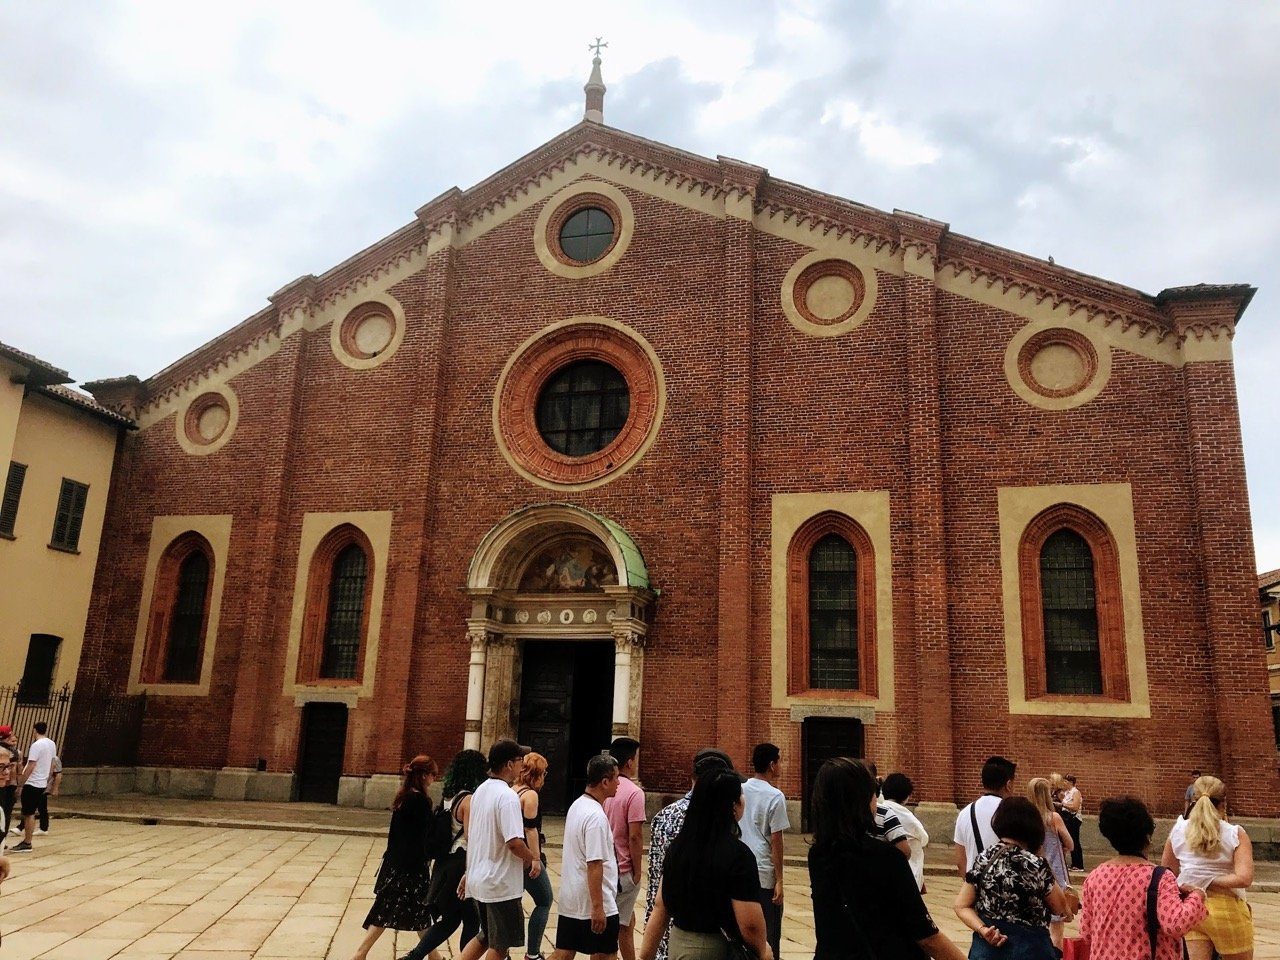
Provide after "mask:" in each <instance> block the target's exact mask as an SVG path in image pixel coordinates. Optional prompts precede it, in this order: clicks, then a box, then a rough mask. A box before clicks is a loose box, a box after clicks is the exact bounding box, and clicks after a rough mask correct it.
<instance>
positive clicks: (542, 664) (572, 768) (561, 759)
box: [519, 640, 614, 813]
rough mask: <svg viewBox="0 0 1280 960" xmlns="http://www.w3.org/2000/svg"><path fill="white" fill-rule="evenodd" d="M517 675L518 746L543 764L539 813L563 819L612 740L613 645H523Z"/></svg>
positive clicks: (587, 642) (576, 643)
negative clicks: (544, 778) (529, 750)
mask: <svg viewBox="0 0 1280 960" xmlns="http://www.w3.org/2000/svg"><path fill="white" fill-rule="evenodd" d="M521 672H522V677H521V683H520V728H519V738H520V742H521V743H524V744H528V745H529V746H530V747H532V748H533V749H534V750H536V751H537V752H538V753H540V754H542V755H543V756H544V757H546V758H547V764H548V769H547V782H546V784H545V785H544V786H543V788H542V795H541V805H542V808H543V809H544V810H545V811H546V812H548V813H563V812H564V811H565V810H567V809H568V807H569V804H570V803H572V802H573V800H574V798H576V797H577V796H578V794H580V793H582V790H583V787H584V786H585V784H586V779H587V778H586V772H587V761H588V760H590V759H591V757H592V756H594V755H595V754H597V753H600V752H601V751H602V750H607V749H608V747H609V743H610V740H611V739H612V738H611V730H612V726H611V722H610V721H611V718H612V716H613V679H614V678H613V674H614V644H613V643H612V642H610V641H605V642H591V641H568V642H559V641H537V640H527V641H525V643H524V656H523V667H522V671H521Z"/></svg>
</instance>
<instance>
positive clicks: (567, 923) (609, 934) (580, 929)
mask: <svg viewBox="0 0 1280 960" xmlns="http://www.w3.org/2000/svg"><path fill="white" fill-rule="evenodd" d="M556 949H557V950H572V951H573V952H574V953H617V952H618V915H617V914H616V913H615V914H614V915H613V916H611V917H606V918H605V921H604V932H602V933H595V932H594V931H593V930H592V929H591V921H590V920H579V919H577V918H576V917H561V918H560V919H559V920H557V921H556Z"/></svg>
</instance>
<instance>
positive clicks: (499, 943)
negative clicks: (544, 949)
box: [476, 899, 524, 953]
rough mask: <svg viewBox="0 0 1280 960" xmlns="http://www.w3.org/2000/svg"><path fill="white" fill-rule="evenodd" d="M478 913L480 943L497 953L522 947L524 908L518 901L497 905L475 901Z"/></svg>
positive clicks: (498, 903) (502, 901)
mask: <svg viewBox="0 0 1280 960" xmlns="http://www.w3.org/2000/svg"><path fill="white" fill-rule="evenodd" d="M476 909H477V910H479V911H480V932H479V933H478V934H477V935H476V936H478V937H479V938H480V942H481V943H483V944H485V945H486V946H487V947H489V948H490V949H493V950H497V951H498V952H499V953H505V952H506V951H508V950H511V949H513V948H515V947H523V946H524V907H523V906H522V905H521V901H520V900H519V899H516V900H499V901H498V902H497V903H485V902H484V901H482V900H477V901H476Z"/></svg>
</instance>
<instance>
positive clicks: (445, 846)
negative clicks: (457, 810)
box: [423, 793, 466, 860]
mask: <svg viewBox="0 0 1280 960" xmlns="http://www.w3.org/2000/svg"><path fill="white" fill-rule="evenodd" d="M465 796H466V794H465V793H459V794H458V795H457V796H455V797H454V798H453V803H451V804H449V806H445V805H444V804H443V803H442V804H440V805H439V806H438V807H436V808H435V809H434V810H432V811H431V817H430V819H428V820H427V839H426V841H425V843H424V844H423V846H424V848H425V851H426V855H427V859H428V860H443V859H444V858H445V857H447V856H448V855H449V852H450V851H451V850H452V849H453V844H454V841H456V840H457V839H458V837H459V836H461V835H462V827H461V825H460V824H459V823H458V822H457V821H456V820H454V819H453V808H454V807H455V806H457V804H458V802H459V801H460V800H461V799H462V798H463V797H465Z"/></svg>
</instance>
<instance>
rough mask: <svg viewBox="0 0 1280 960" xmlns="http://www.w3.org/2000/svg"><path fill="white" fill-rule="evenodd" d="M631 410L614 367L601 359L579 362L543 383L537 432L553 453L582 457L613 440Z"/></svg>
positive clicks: (624, 384)
mask: <svg viewBox="0 0 1280 960" xmlns="http://www.w3.org/2000/svg"><path fill="white" fill-rule="evenodd" d="M630 412H631V392H630V390H629V389H628V388H627V381H626V378H625V377H623V375H622V374H621V373H620V372H619V371H618V370H617V368H616V367H613V366H611V365H610V364H607V363H604V362H602V361H600V360H579V361H577V362H575V363H571V364H569V365H568V366H566V367H564V368H563V369H562V370H560V371H559V372H557V373H555V374H553V375H552V376H551V378H550V379H549V380H547V382H546V385H545V386H543V388H542V391H541V393H540V394H539V395H538V408H537V423H538V433H540V434H541V435H542V439H543V440H544V441H546V444H547V446H549V447H550V448H551V449H552V450H554V451H556V452H557V453H561V454H564V455H565V456H569V457H583V456H587V455H589V454H592V453H596V452H597V451H599V450H603V449H604V448H605V447H607V446H608V445H609V444H610V443H612V442H613V440H614V438H615V437H617V436H618V434H619V432H621V430H622V428H623V427H624V426H625V425H626V423H627V416H628V414H629V413H630Z"/></svg>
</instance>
